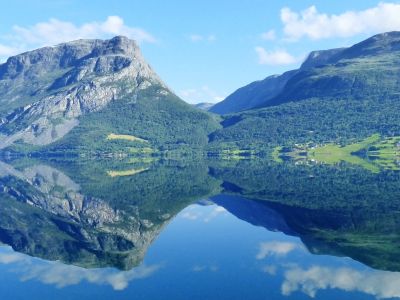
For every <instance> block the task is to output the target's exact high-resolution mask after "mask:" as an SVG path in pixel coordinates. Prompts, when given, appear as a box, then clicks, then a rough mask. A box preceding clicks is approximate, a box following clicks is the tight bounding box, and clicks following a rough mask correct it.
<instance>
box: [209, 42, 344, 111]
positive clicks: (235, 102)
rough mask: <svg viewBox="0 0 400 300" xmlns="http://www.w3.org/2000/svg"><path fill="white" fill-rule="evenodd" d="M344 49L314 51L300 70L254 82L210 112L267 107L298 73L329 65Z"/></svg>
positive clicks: (215, 106)
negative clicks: (266, 104)
mask: <svg viewBox="0 0 400 300" xmlns="http://www.w3.org/2000/svg"><path fill="white" fill-rule="evenodd" d="M343 49H344V48H339V49H331V50H323V51H313V52H311V53H310V54H309V55H308V57H307V59H306V60H305V61H304V63H303V64H302V65H301V67H300V68H299V69H297V70H292V71H288V72H285V73H283V74H282V75H272V76H268V77H267V78H265V79H264V80H260V81H255V82H252V83H250V84H249V85H246V86H244V87H242V88H240V89H238V90H236V91H235V92H234V93H232V94H231V95H229V96H228V97H227V98H225V100H223V101H221V102H219V103H217V104H216V105H214V106H213V107H212V108H211V109H210V111H212V112H214V113H218V114H228V113H233V112H239V111H243V110H248V109H252V108H255V107H259V106H262V105H265V103H268V101H269V100H271V99H273V98H274V97H276V96H278V95H279V94H280V93H281V92H282V91H283V89H284V88H285V86H286V84H287V82H288V81H289V80H290V79H291V78H292V77H293V76H295V75H296V74H297V73H299V72H300V71H302V70H307V69H310V68H313V67H317V66H320V65H322V64H325V63H327V62H328V61H329V60H330V59H331V58H332V57H333V56H335V55H337V54H338V53H340V52H341V51H343Z"/></svg>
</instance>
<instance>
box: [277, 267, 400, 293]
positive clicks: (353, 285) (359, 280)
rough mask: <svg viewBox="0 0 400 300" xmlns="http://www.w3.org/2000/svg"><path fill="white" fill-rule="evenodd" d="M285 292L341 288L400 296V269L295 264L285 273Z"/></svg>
mask: <svg viewBox="0 0 400 300" xmlns="http://www.w3.org/2000/svg"><path fill="white" fill-rule="evenodd" d="M284 277H285V279H284V282H283V284H282V294H283V295H286V296H288V295H290V294H292V293H293V292H295V291H301V292H303V293H305V294H307V295H308V296H310V297H315V296H316V294H317V292H318V291H319V290H326V289H340V290H344V291H346V292H363V293H365V294H369V295H373V296H375V297H377V298H380V299H387V298H396V297H400V273H392V272H387V271H358V270H355V269H351V268H329V267H321V266H313V267H310V268H308V269H302V268H300V267H294V268H292V269H290V270H288V271H286V272H285V274H284Z"/></svg>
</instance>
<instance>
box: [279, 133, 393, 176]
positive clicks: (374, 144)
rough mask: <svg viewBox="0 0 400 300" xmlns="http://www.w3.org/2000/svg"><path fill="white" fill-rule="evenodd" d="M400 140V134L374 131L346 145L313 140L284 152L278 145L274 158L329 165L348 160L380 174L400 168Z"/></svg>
mask: <svg viewBox="0 0 400 300" xmlns="http://www.w3.org/2000/svg"><path fill="white" fill-rule="evenodd" d="M399 143H400V137H387V138H382V137H381V136H380V135H379V134H373V135H371V136H370V137H368V138H366V139H364V140H361V141H359V142H356V143H352V144H349V145H346V146H342V145H338V144H334V143H328V144H323V145H315V144H313V143H311V142H310V143H308V144H304V145H296V146H295V147H293V149H290V151H286V152H283V149H284V148H283V147H276V148H275V150H274V151H273V153H272V159H273V160H274V161H279V159H281V157H282V156H285V157H289V158H291V159H293V160H296V161H299V160H307V161H314V162H319V163H324V164H330V165H334V164H338V163H340V162H347V163H350V164H353V165H358V166H361V167H363V168H364V169H367V170H369V171H371V172H374V173H377V172H379V171H380V170H381V169H390V170H400V167H399V164H398V161H399V159H400V148H399V147H398V145H399ZM311 145H312V146H311Z"/></svg>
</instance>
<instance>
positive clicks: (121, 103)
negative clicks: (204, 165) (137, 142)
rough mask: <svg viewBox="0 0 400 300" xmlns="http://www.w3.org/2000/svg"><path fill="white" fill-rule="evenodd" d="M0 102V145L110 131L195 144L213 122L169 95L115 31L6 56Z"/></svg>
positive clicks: (94, 138) (87, 137)
mask: <svg viewBox="0 0 400 300" xmlns="http://www.w3.org/2000/svg"><path fill="white" fill-rule="evenodd" d="M0 104H1V105H0V134H1V136H0V148H6V147H9V146H11V145H14V144H21V143H22V144H25V145H33V146H45V145H49V144H51V145H54V144H53V143H54V142H56V141H57V142H60V145H62V147H67V146H74V147H75V148H76V147H79V148H85V147H86V148H92V146H93V145H91V144H92V143H94V142H96V143H98V141H100V140H101V141H105V140H106V137H107V135H108V134H111V133H114V134H125V135H135V136H139V137H140V138H142V139H145V140H147V141H149V143H150V144H151V145H154V146H158V145H161V144H163V145H165V144H167V143H170V144H174V143H183V144H190V145H201V144H206V143H207V134H208V132H209V131H211V130H213V129H215V128H216V126H218V124H217V122H215V121H214V119H213V118H212V117H211V116H210V115H208V114H206V113H205V112H202V111H200V110H197V109H195V108H193V107H192V106H191V105H189V104H186V103H185V102H184V101H182V100H181V99H179V98H178V97H177V96H175V95H174V94H173V93H172V92H171V91H170V90H169V89H168V88H167V86H166V85H165V84H164V83H163V82H162V81H161V79H160V78H159V77H158V76H157V74H156V73H155V72H154V71H153V70H152V69H151V67H150V66H149V65H148V64H147V63H146V61H145V60H144V59H143V57H142V55H141V53H140V49H139V47H138V46H137V45H136V43H135V42H134V41H132V40H129V39H128V38H126V37H121V36H118V37H115V38H112V39H110V40H78V41H73V42H69V43H64V44H60V45H57V46H54V47H45V48H41V49H38V50H34V51H31V52H27V53H23V54H20V55H17V56H14V57H10V58H9V59H8V60H7V62H6V63H4V64H2V65H0ZM203 130H204V131H203ZM77 135H78V136H77ZM160 137H161V138H160ZM188 137H189V139H187V138H188ZM69 143H72V144H69ZM56 146H57V145H56ZM52 147H53V146H52ZM57 147H58V146H57ZM53 148H54V147H53Z"/></svg>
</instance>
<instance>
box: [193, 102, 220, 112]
mask: <svg viewBox="0 0 400 300" xmlns="http://www.w3.org/2000/svg"><path fill="white" fill-rule="evenodd" d="M214 105H215V103H208V102H201V103H197V104H195V105H194V106H195V107H197V108H199V109H201V110H205V111H208V110H210V108H211V107H213V106H214Z"/></svg>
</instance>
